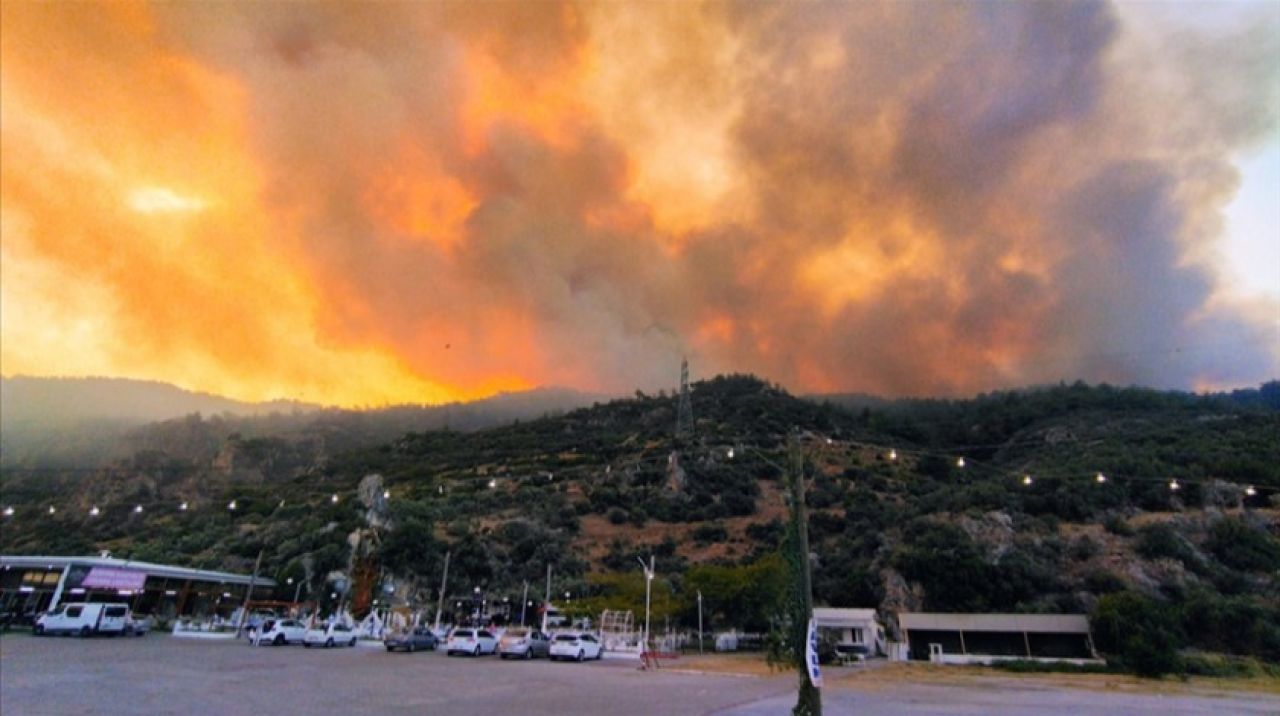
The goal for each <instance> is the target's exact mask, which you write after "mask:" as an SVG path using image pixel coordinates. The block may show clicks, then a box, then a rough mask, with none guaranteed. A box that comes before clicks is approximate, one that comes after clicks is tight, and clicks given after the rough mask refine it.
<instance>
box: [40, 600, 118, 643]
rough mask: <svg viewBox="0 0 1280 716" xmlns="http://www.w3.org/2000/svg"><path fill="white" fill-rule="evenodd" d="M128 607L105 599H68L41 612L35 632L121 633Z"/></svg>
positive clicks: (85, 634) (86, 634) (84, 634)
mask: <svg viewBox="0 0 1280 716" xmlns="http://www.w3.org/2000/svg"><path fill="white" fill-rule="evenodd" d="M128 620H129V607H127V606H125V605H124V604H109V603H105V602H67V603H66V604H59V605H58V606H57V607H55V608H54V609H53V610H52V611H49V612H46V613H44V614H42V615H40V618H39V619H37V620H36V624H35V628H34V630H33V631H34V632H35V633H36V634H37V635H39V634H78V635H80V636H89V635H90V634H112V635H115V634H123V633H124V630H125V624H126V623H127V622H128Z"/></svg>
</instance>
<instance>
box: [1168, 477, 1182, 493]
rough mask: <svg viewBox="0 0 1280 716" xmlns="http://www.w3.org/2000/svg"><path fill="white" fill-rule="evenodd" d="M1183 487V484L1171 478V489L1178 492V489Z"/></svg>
mask: <svg viewBox="0 0 1280 716" xmlns="http://www.w3.org/2000/svg"><path fill="white" fill-rule="evenodd" d="M1181 488H1182V485H1179V484H1178V481H1177V480H1170V481H1169V489H1170V490H1173V491H1174V492H1177V491H1178V490H1179V489H1181Z"/></svg>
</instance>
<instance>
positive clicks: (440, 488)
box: [437, 485, 444, 495]
mask: <svg viewBox="0 0 1280 716" xmlns="http://www.w3.org/2000/svg"><path fill="white" fill-rule="evenodd" d="M437 489H438V490H439V492H440V494H442V495H443V494H444V485H441V486H440V487H439V488H437Z"/></svg>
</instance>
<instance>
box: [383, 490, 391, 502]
mask: <svg viewBox="0 0 1280 716" xmlns="http://www.w3.org/2000/svg"><path fill="white" fill-rule="evenodd" d="M382 499H384V500H390V499H391V490H383V491H382Z"/></svg>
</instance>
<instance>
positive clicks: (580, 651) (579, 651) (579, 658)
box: [578, 649, 583, 661]
mask: <svg viewBox="0 0 1280 716" xmlns="http://www.w3.org/2000/svg"><path fill="white" fill-rule="evenodd" d="M582 658H583V654H582V650H581V649H579V650H578V661H582Z"/></svg>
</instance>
